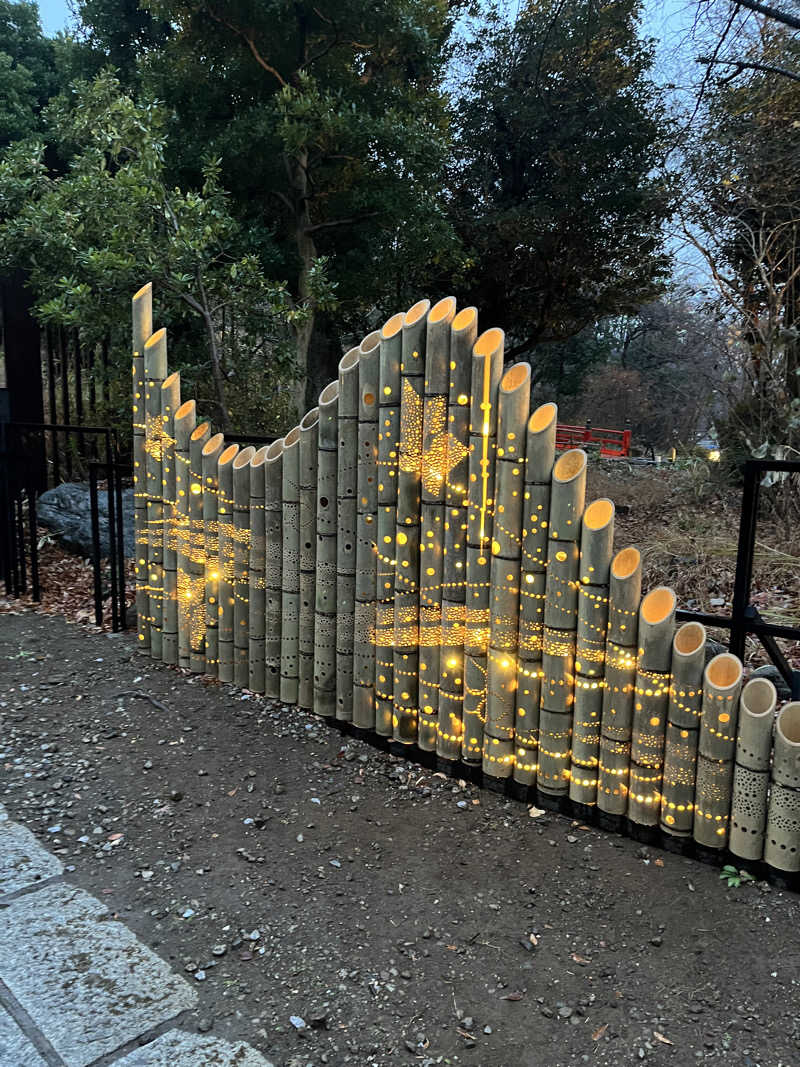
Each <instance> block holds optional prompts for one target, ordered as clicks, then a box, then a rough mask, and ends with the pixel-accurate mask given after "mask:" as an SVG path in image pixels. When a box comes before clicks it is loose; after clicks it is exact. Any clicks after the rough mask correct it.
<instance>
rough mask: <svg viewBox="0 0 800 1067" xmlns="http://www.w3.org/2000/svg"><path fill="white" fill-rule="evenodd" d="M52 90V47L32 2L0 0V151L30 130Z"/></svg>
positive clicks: (53, 69) (37, 121)
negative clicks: (44, 33)
mask: <svg viewBox="0 0 800 1067" xmlns="http://www.w3.org/2000/svg"><path fill="white" fill-rule="evenodd" d="M55 91H56V70H55V50H54V46H53V42H52V41H49V40H47V38H46V37H45V36H44V35H43V34H42V28H41V26H40V24H39V9H38V7H37V5H36V4H35V3H29V2H27V0H21V2H19V3H14V2H13V0H0V151H2V149H3V148H5V147H6V146H7V145H9V144H10V143H11V142H12V141H15V140H17V139H18V138H21V137H27V136H28V135H29V134H32V133H33V132H34V131H35V130H37V129H38V126H39V115H40V113H41V110H42V108H43V107H44V105H45V104H46V103H47V101H48V99H49V98H50V96H51V95H52V94H53V93H54V92H55Z"/></svg>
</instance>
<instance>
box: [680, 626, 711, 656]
mask: <svg viewBox="0 0 800 1067" xmlns="http://www.w3.org/2000/svg"><path fill="white" fill-rule="evenodd" d="M707 637H708V635H707V634H706V628H705V626H703V624H702V623H701V622H685V623H684V624H683V626H680V627H678V629H677V631H676V633H675V637H674V638H673V641H672V655H673V656H682V657H684V658H687V657H689V656H693V655H695V653H697V652H699V651H700V649H701V648H702V647H703V646H704V645H705V643H706V639H707Z"/></svg>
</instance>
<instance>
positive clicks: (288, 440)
mask: <svg viewBox="0 0 800 1067" xmlns="http://www.w3.org/2000/svg"><path fill="white" fill-rule="evenodd" d="M299 440H300V427H299V426H293V427H292V429H291V430H289V432H288V433H287V435H286V436H285V437H284V439H283V447H284V450H286V449H287V448H291V447H292V445H296V444H297V442H298V441H299Z"/></svg>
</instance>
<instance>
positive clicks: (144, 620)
mask: <svg viewBox="0 0 800 1067" xmlns="http://www.w3.org/2000/svg"><path fill="white" fill-rule="evenodd" d="M131 306H132V320H133V331H132V332H133V338H132V347H133V522H134V543H135V546H136V557H135V560H134V575H135V578H136V631H137V640H138V643H139V648H141V649H142V651H144V652H149V651H150V603H149V597H148V594H147V589H148V585H149V571H148V569H147V561H148V547H147V546H148V531H149V527H148V525H147V415H146V411H145V373H144V346H145V343H146V341H147V339H148V338H149V337H150V335H151V334H152V332H153V286H152V284H151V283H150V282H148V283H147V285H143V286H142V288H141V289H140V290H139V291H138V293H136V294H135V295H134V297H133V300H132V301H131Z"/></svg>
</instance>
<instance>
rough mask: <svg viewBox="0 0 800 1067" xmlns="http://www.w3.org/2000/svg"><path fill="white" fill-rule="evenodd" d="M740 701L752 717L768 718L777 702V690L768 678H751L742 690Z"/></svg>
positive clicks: (743, 708)
mask: <svg viewBox="0 0 800 1067" xmlns="http://www.w3.org/2000/svg"><path fill="white" fill-rule="evenodd" d="M740 703H741V707H742V710H743V711H746V712H747V713H748V715H750V716H752V717H753V718H754V719H766V718H770V717H771V716H772V715H773V714H774V713H775V707H776V705H777V703H778V690H777V689H776V688H775V686H774V685H773V684H772V682H771V681H770V680H769V678H751V679H750V681H749V682H748V683H747V685H746V686H745V687H744V689H743V690H742V695H741V698H740Z"/></svg>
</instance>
